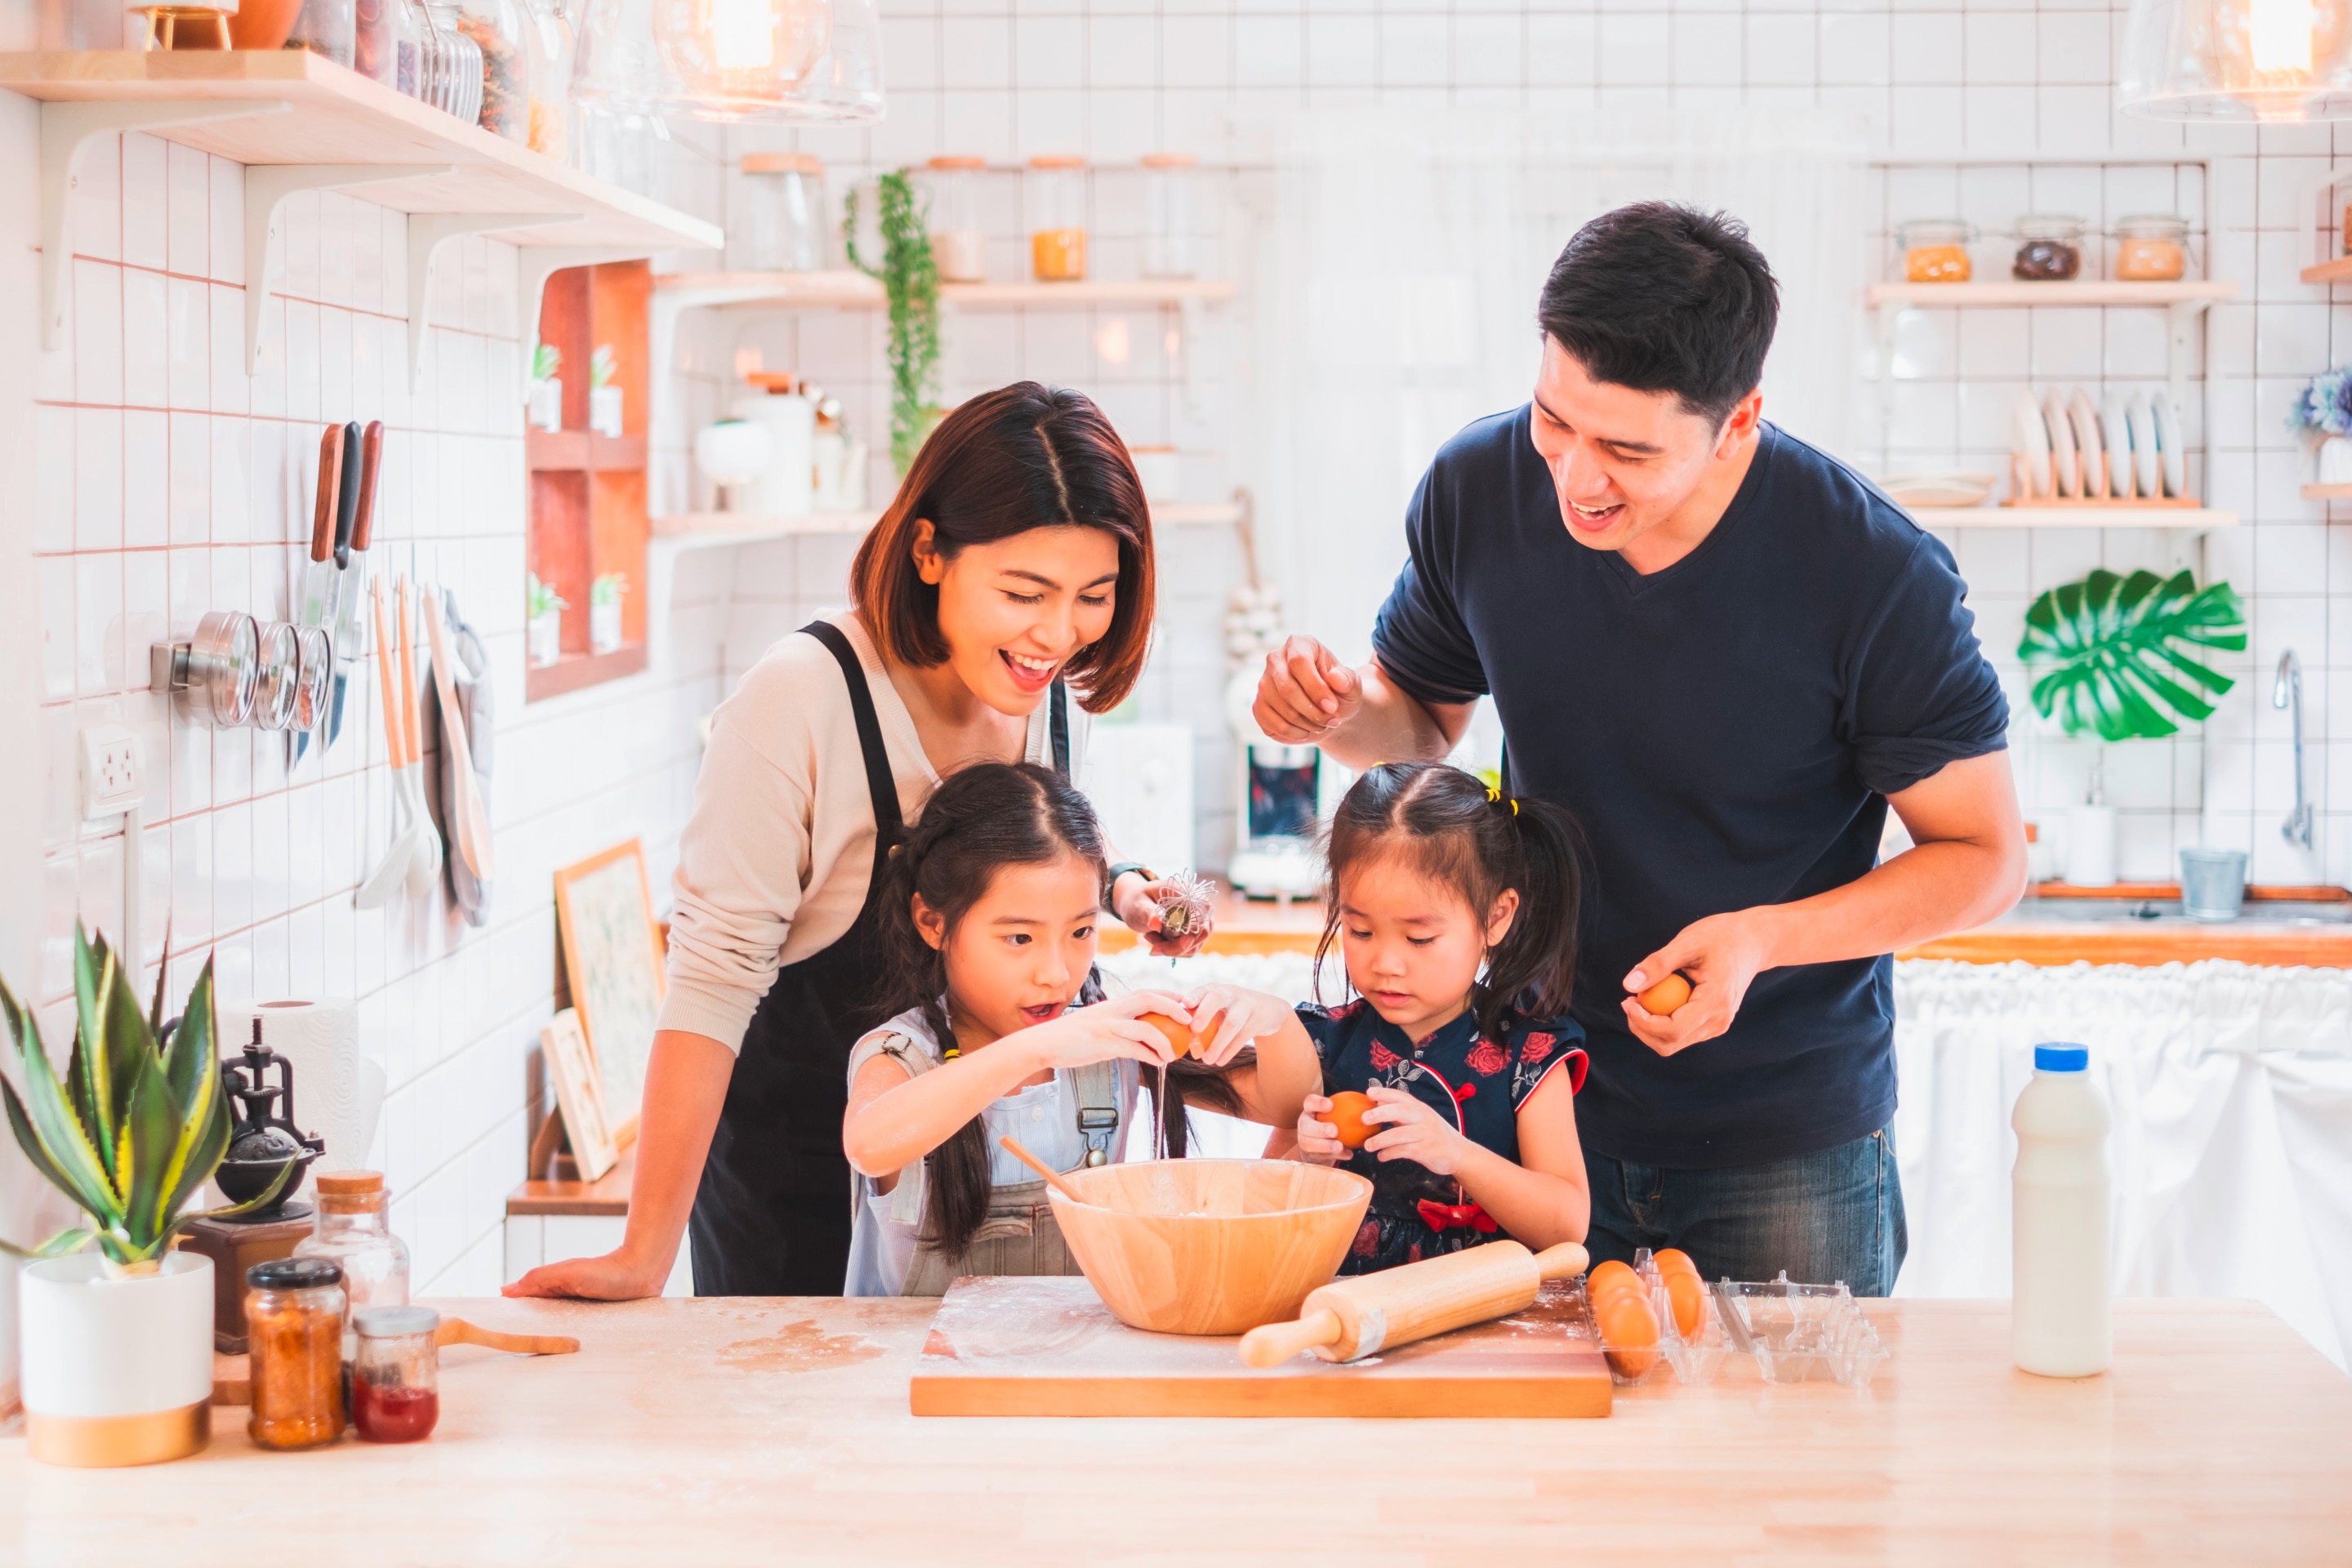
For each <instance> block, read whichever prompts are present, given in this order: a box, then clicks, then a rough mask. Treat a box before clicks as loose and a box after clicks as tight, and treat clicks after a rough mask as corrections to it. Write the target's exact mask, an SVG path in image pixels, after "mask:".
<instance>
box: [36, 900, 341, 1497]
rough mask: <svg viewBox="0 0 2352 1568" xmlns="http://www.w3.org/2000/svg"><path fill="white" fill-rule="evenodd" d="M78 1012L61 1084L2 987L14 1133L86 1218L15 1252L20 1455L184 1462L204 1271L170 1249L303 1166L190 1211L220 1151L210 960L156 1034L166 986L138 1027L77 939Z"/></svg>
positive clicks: (201, 1348)
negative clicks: (241, 1196) (180, 1011)
mask: <svg viewBox="0 0 2352 1568" xmlns="http://www.w3.org/2000/svg"><path fill="white" fill-rule="evenodd" d="M74 1006H75V1022H76V1027H75V1031H74V1046H73V1056H72V1058H71V1060H70V1062H69V1063H68V1067H67V1069H66V1076H65V1080H64V1081H63V1082H59V1081H58V1076H57V1072H56V1069H55V1068H52V1067H51V1066H50V1065H49V1058H48V1053H47V1051H46V1050H45V1049H44V1048H43V1047H42V1045H41V1037H40V1031H39V1028H38V1026H37V1025H36V1024H35V1023H34V1021H33V1016H32V1013H31V1011H30V1010H29V1009H27V1008H26V1007H25V1006H24V1005H22V1004H21V1003H19V1002H18V1001H17V1000H16V996H15V995H14V994H11V993H10V991H9V990H8V988H7V986H6V985H5V984H0V1015H5V1016H6V1019H7V1025H8V1035H9V1041H10V1044H11V1045H12V1046H13V1047H15V1052H16V1069H17V1076H18V1077H19V1078H21V1079H23V1081H24V1085H25V1089H24V1093H23V1094H22V1095H19V1094H18V1093H17V1091H16V1087H15V1085H13V1084H10V1083H9V1082H8V1081H7V1080H6V1079H0V1091H5V1097H6V1101H7V1110H8V1125H9V1128H10V1129H11V1130H12V1131H14V1132H15V1133H16V1143H17V1146H18V1147H19V1148H21V1149H23V1150H24V1152H25V1157H26V1159H27V1160H29V1161H31V1162H32V1165H33V1168H34V1169H35V1170H36V1171H38V1172H39V1173H41V1175H42V1176H43V1177H44V1178H46V1179H47V1181H48V1183H49V1184H51V1185H52V1186H54V1187H56V1188H57V1189H58V1191H59V1192H61V1193H63V1194H65V1195H66V1196H67V1197H68V1198H69V1199H71V1200H72V1202H73V1204H74V1205H75V1206H76V1207H78V1208H79V1209H80V1210H81V1211H82V1214H83V1216H84V1221H85V1223H84V1224H82V1225H80V1226H76V1227H74V1228H73V1229H70V1230H66V1231H61V1232H59V1233H58V1235H56V1236H54V1237H50V1238H49V1239H48V1240H47V1242H45V1243H43V1244H42V1245H41V1246H40V1247H38V1248H37V1249H36V1250H35V1251H34V1252H32V1253H30V1254H26V1253H24V1252H21V1251H19V1250H18V1249H17V1248H16V1247H10V1248H9V1249H8V1250H9V1251H11V1252H15V1253H16V1254H17V1256H19V1257H29V1258H31V1259H32V1261H31V1262H30V1263H28V1264H27V1265H26V1268H25V1269H24V1272H23V1277H22V1279H21V1282H20V1284H21V1295H20V1298H19V1303H20V1307H21V1310H22V1321H23V1334H24V1369H23V1377H24V1401H25V1434H26V1439H27V1444H26V1446H27V1448H28V1450H29V1451H30V1452H31V1454H32V1456H33V1458H37V1459H40V1460H44V1461H46V1462H47V1463H49V1464H56V1465H87V1466H109V1465H144V1464H152V1463H155V1462H156V1461H158V1460H161V1459H176V1458H181V1457H182V1456H184V1455H187V1454H193V1453H194V1452H195V1451H196V1450H197V1449H199V1448H201V1447H204V1446H205V1441H206V1439H207V1438H208V1437H209V1436H211V1431H212V1426H211V1418H210V1415H209V1409H210V1406H211V1404H212V1393H213V1265H212V1260H211V1259H210V1258H205V1257H204V1256H203V1255H201V1254H199V1253H194V1252H175V1251H173V1242H174V1240H175V1239H176V1238H177V1233H178V1230H179V1226H180V1225H181V1222H182V1220H183V1219H184V1218H207V1217H212V1216H213V1215H233V1214H242V1213H244V1212H246V1211H247V1210H249V1209H255V1208H258V1207H260V1206H262V1205H265V1204H268V1203H269V1202H271V1201H272V1200H274V1199H275V1198H276V1197H277V1196H278V1189H279V1188H281V1187H283V1186H284V1185H285V1184H286V1181H287V1178H288V1177H289V1176H290V1175H292V1174H293V1173H295V1172H296V1171H298V1170H299V1168H300V1167H299V1165H289V1167H288V1168H287V1169H286V1170H284V1171H281V1172H279V1173H278V1177H277V1179H276V1180H274V1181H273V1182H271V1183H270V1184H269V1187H268V1191H266V1192H264V1193H263V1194H260V1195H259V1196H257V1197H255V1198H253V1199H251V1200H249V1201H248V1202H246V1203H242V1204H237V1205H233V1206H231V1207H228V1208H224V1209H215V1210H212V1211H210V1213H209V1214H208V1215H185V1214H184V1212H183V1211H184V1210H185V1209H186V1207H187V1205H188V1203H189V1202H190V1200H192V1199H193V1198H194V1196H195V1195H196V1192H197V1190H198V1189H199V1188H201V1187H202V1186H203V1185H204V1184H205V1183H206V1182H207V1181H209V1180H211V1179H212V1175H213V1173H214V1171H215V1169H217V1168H218V1166H219V1164H220V1163H221V1158H222V1156H223V1155H224V1154H226V1152H227V1151H228V1144H229V1131H230V1125H231V1124H230V1119H229V1110H228V1097H227V1095H226V1093H224V1092H223V1090H222V1086H221V1076H220V1063H219V1062H218V1061H217V1060H216V1059H215V1057H216V1054H217V1051H216V1046H215V1038H216V1035H217V1031H218V1025H217V1022H216V1021H215V1017H214V1013H213V966H212V963H211V961H210V960H206V962H205V967H204V972H203V973H201V974H199V975H197V976H196V984H195V988H194V990H193V991H191V992H190V993H189V994H188V1007H187V1012H186V1013H185V1015H184V1016H183V1017H182V1018H181V1019H180V1022H179V1025H178V1026H177V1027H176V1028H173V1029H170V1030H166V1029H165V1028H164V1026H163V986H162V984H161V983H160V982H159V983H158V984H157V985H156V990H155V1002H154V1007H153V1010H152V1012H150V1013H149V1014H148V1015H147V1016H145V1017H143V1018H142V1016H140V1013H139V1003H138V1000H137V998H135V997H134V996H132V995H131V984H130V982H129V981H128V980H126V979H125V978H124V977H123V975H122V972H121V968H120V967H119V966H118V963H117V961H116V958H115V954H114V952H112V950H110V948H108V946H107V945H106V942H105V940H104V939H103V938H97V939H93V938H91V937H89V935H88V934H87V933H85V932H84V931H82V930H81V929H80V927H79V926H76V928H75V930H74ZM164 1035H168V1036H169V1043H168V1044H159V1041H158V1037H159V1036H164Z"/></svg>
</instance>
